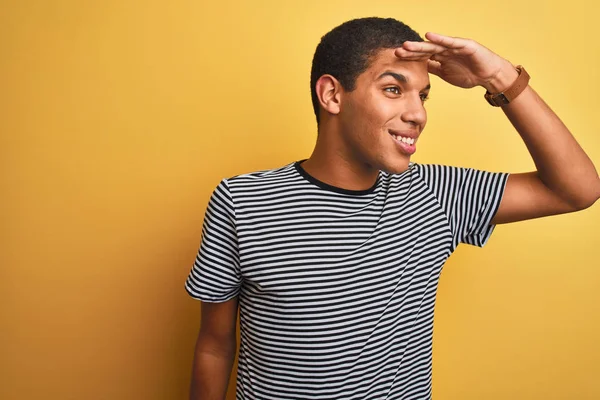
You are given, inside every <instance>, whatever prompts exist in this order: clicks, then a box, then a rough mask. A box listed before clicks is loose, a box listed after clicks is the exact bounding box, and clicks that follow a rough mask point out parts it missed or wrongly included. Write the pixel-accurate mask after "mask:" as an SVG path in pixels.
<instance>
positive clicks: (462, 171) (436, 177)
mask: <svg viewBox="0 0 600 400" xmlns="http://www.w3.org/2000/svg"><path fill="white" fill-rule="evenodd" d="M417 168H418V170H419V172H420V173H421V175H422V178H423V179H424V181H425V183H426V184H427V185H428V186H429V188H430V189H431V191H432V192H433V194H434V195H435V197H436V198H437V200H438V202H439V203H440V205H441V206H442V208H443V209H444V212H445V213H446V216H447V218H448V222H449V224H450V230H451V231H452V234H453V238H454V240H453V248H452V250H454V249H455V248H456V246H458V244H459V243H466V244H470V245H473V246H479V247H483V246H484V245H485V244H486V243H487V241H488V240H489V238H490V236H491V235H492V232H493V231H494V228H495V227H496V226H495V225H491V221H492V219H493V218H494V215H496V212H497V211H498V208H499V207H500V202H501V201H502V196H503V195H504V189H505V188H506V182H507V180H508V176H509V174H508V173H505V172H488V171H482V170H477V169H473V168H460V167H452V166H447V165H436V164H417Z"/></svg>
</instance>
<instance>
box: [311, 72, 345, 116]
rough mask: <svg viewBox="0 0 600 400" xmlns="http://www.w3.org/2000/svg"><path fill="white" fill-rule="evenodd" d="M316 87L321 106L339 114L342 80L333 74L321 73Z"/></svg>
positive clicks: (331, 112) (329, 111)
mask: <svg viewBox="0 0 600 400" xmlns="http://www.w3.org/2000/svg"><path fill="white" fill-rule="evenodd" d="M315 89H316V93H317V97H318V98H319V103H321V107H323V109H324V110H325V111H327V112H328V113H330V114H336V115H337V114H339V112H340V109H341V99H342V91H343V88H342V85H341V84H340V82H339V81H338V80H337V79H336V78H335V77H333V76H332V75H329V74H325V75H321V77H320V78H319V79H318V80H317V83H316V84H315Z"/></svg>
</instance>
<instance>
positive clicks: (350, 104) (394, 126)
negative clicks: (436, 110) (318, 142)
mask: <svg viewBox="0 0 600 400" xmlns="http://www.w3.org/2000/svg"><path fill="white" fill-rule="evenodd" d="M428 93H429V74H428V72H427V61H403V60H400V59H399V58H398V57H396V56H395V55H394V49H384V50H381V51H380V52H379V53H378V55H377V57H376V58H375V59H374V60H373V61H372V63H371V65H370V66H369V68H368V69H367V70H366V71H365V72H363V73H362V74H361V75H359V76H358V78H357V80H356V87H355V90H353V91H352V92H344V94H343V98H342V102H341V107H340V112H339V114H338V117H339V118H340V123H341V127H342V135H343V140H344V142H345V148H346V149H347V150H348V151H349V152H350V154H348V156H349V157H351V159H352V160H354V161H358V162H360V163H362V164H363V166H365V167H367V168H373V169H376V170H383V171H386V172H389V173H400V172H403V171H405V170H406V169H408V163H409V160H410V156H411V154H412V153H414V152H415V150H416V147H415V144H416V142H417V139H418V137H419V135H420V134H421V132H422V131H423V128H425V124H426V122H427V113H426V111H425V108H424V107H423V102H424V99H425V98H426V97H427V95H428ZM394 136H395V137H394ZM403 137H404V139H403ZM413 141H414V142H413ZM407 142H408V143H407Z"/></svg>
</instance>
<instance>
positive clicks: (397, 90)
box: [384, 86, 400, 94]
mask: <svg viewBox="0 0 600 400" xmlns="http://www.w3.org/2000/svg"><path fill="white" fill-rule="evenodd" d="M390 89H392V90H393V91H395V92H392V93H395V94H400V89H399V88H398V87H396V86H392V87H389V88H385V89H384V90H390Z"/></svg>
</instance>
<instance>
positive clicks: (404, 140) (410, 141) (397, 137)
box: [390, 132, 416, 146]
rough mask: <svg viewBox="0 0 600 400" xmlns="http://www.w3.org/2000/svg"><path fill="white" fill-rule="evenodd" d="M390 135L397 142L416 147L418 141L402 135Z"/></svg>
mask: <svg viewBox="0 0 600 400" xmlns="http://www.w3.org/2000/svg"><path fill="white" fill-rule="evenodd" d="M390 135H391V136H392V137H393V138H394V140H395V141H397V142H401V143H406V144H408V145H411V146H412V145H414V144H415V142H416V139H413V138H411V137H408V136H401V135H396V134H394V133H391V132H390Z"/></svg>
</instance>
